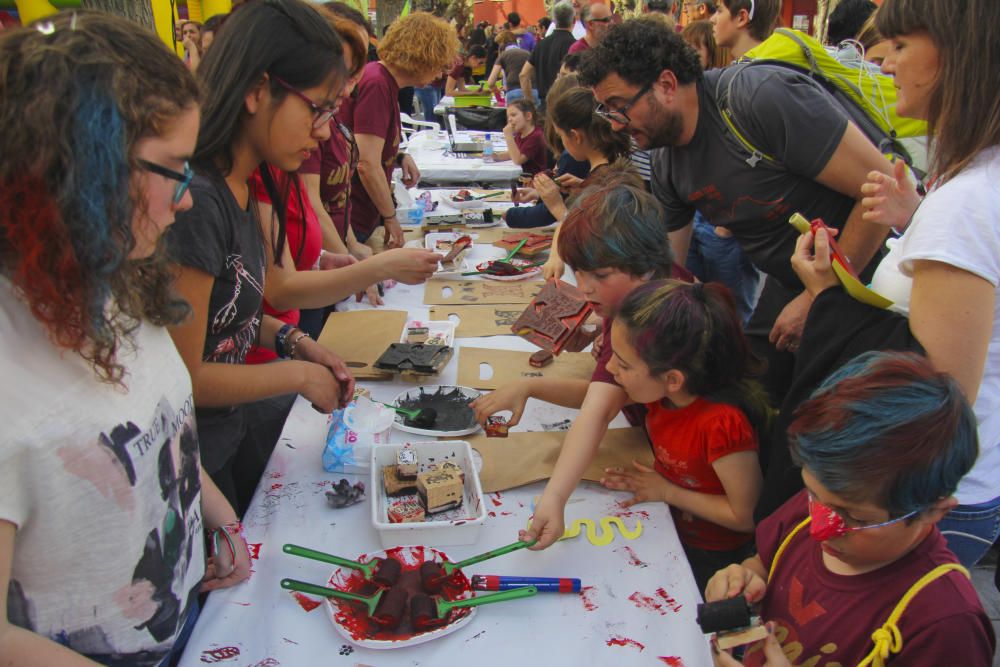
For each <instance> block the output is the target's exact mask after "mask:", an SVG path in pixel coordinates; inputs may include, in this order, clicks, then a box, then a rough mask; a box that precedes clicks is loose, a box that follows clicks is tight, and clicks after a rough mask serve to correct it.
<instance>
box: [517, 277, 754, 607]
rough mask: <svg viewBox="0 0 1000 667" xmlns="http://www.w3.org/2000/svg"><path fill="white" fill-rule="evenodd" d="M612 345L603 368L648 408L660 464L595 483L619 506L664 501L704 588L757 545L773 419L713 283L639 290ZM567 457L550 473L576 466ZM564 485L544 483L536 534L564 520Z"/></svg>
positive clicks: (729, 307)
mask: <svg viewBox="0 0 1000 667" xmlns="http://www.w3.org/2000/svg"><path fill="white" fill-rule="evenodd" d="M610 342H611V347H612V349H613V350H614V352H613V354H612V355H611V358H610V360H609V361H608V363H607V370H608V372H609V373H611V374H612V375H613V376H614V379H615V382H616V383H617V384H618V385H619V386H620V387H621V388H622V389H624V391H625V393H626V394H627V395H628V400H629V401H631V402H634V403H642V404H644V405H645V406H646V409H647V414H646V429H647V432H648V433H649V438H650V440H651V441H652V445H653V451H654V454H655V459H656V462H655V467H654V468H649V467H646V466H644V465H641V464H639V463H634V469H631V470H625V469H622V468H611V469H608V470H606V471H605V473H606V477H605V478H604V479H603V480H601V481H602V484H604V486H606V487H607V488H610V489H617V490H622V491H631V492H632V493H633V496H632V498H630V499H629V500H627V501H625V503H624V504H625V506H631V505H634V504H636V503H643V502H664V503H667V504H668V505H669V506H670V509H671V513H672V514H673V518H674V523H675V525H676V526H677V533H678V536H679V537H680V540H681V543H682V545H683V546H684V551H685V553H686V554H687V557H688V561H689V562H690V564H691V569H692V571H693V572H694V575H695V579H696V580H697V582H698V585H699V587H700V588H701V589H702V590H703V589H704V587H705V584H706V583H707V581H708V579H709V578H710V577H711V575H712V574H714V572H715V570H718V569H720V568H721V567H725V566H726V565H729V564H731V563H739V562H741V561H742V560H744V559H745V558H746V557H747V556H749V554H750V552H751V549H752V547H753V529H754V523H753V508H754V505H755V504H756V502H757V497H758V496H759V494H760V488H761V472H760V466H759V464H758V460H757V449H758V442H757V432H758V429H762V428H763V426H764V425H763V423H762V422H763V421H764V420H765V419H766V417H767V414H768V409H767V404H766V401H765V398H764V393H763V390H762V389H761V388H760V386H759V385H757V384H756V383H755V382H754V381H753V380H752V379H751V375H752V374H753V372H754V371H755V370H756V366H757V361H756V359H755V358H754V357H753V354H752V353H751V352H750V348H749V346H748V345H747V342H746V338H745V337H744V336H743V332H742V328H741V324H740V318H739V316H738V315H737V314H736V309H735V306H734V303H733V298H732V296H731V295H730V293H729V291H728V290H727V289H726V288H725V287H724V286H722V285H720V284H718V283H709V284H708V285H702V284H690V283H683V282H679V281H674V280H660V281H654V282H650V283H646V284H644V285H642V286H640V287H637V288H636V289H635V290H633V291H632V293H631V294H629V296H628V297H627V298H626V299H625V301H624V302H623V303H622V305H621V307H620V309H619V311H618V313H617V314H616V316H615V320H614V323H613V324H612V327H611V341H610ZM623 404H624V401H623ZM619 407H621V406H619ZM748 415H749V416H748ZM574 454H575V452H574ZM562 459H563V456H560V461H559V464H558V465H557V466H556V468H557V471H556V472H557V473H558V472H560V469H563V468H564V469H569V468H570V467H573V466H572V463H573V461H567V462H566V464H564V463H563V460H562ZM557 478H558V479H557ZM561 478H562V475H557V474H555V473H554V474H553V478H552V482H550V483H549V487H553V486H554V485H555V486H556V488H553V489H552V490H551V492H550V489H549V488H548V487H547V488H546V493H545V494H544V495H543V497H542V500H541V501H540V502H539V504H538V508H537V511H536V512H535V518H534V519H533V521H532V531H531V532H534V533H535V534H536V535H540V536H542V537H544V536H545V534H546V533H547V532H552V530H555V531H556V532H559V530H560V527H559V526H558V525H556V526H553V527H552V528H550V529H549V530H548V531H546V527H547V526H546V524H548V523H549V522H551V521H553V520H554V521H555V522H556V523H559V521H558V519H560V518H561V513H562V508H561V507H558V504H557V503H556V502H554V501H553V500H551V499H555V498H558V497H566V496H568V495H569V494H568V493H566V494H562V493H561V492H560V489H559V488H558V486H559V480H560V479H561ZM549 505H551V508H550V507H549ZM556 512H558V514H556ZM541 542H542V544H543V545H544V544H545V543H546V542H547V540H545V539H542V540H541Z"/></svg>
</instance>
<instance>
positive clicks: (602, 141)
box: [524, 87, 630, 278]
mask: <svg viewBox="0 0 1000 667" xmlns="http://www.w3.org/2000/svg"><path fill="white" fill-rule="evenodd" d="M594 106H595V102H594V94H593V92H591V91H590V89H589V88H583V87H577V88H571V89H570V90H568V91H566V92H565V93H563V94H562V95H560V96H559V97H558V99H556V100H555V102H551V101H550V102H549V117H548V120H549V122H550V123H551V125H552V130H553V132H554V133H555V136H556V144H555V147H556V148H557V149H558V150H563V149H564V148H565V150H566V151H567V152H568V153H569V154H570V155H571V156H572V157H573V159H575V160H580V161H583V160H586V161H587V162H588V163H589V164H590V173H589V174H588V175H587V178H585V179H581V178H579V177H577V176H572V175H570V174H561V175H559V176H556V177H555V178H551V177H549V176H548V175H546V174H544V173H541V174H538V175H536V176H535V178H534V179H533V180H532V185H533V186H534V191H533V192H528V193H525V195H524V196H534V197H537V198H538V199H540V200H541V201H542V203H543V204H545V207H546V208H547V209H548V210H549V212H550V213H552V217H554V218H555V219H556V221H561V220H564V219H565V218H566V214H567V212H568V210H569V208H568V206H567V203H566V202H565V201H564V200H563V195H562V190H564V189H565V190H579V189H580V188H582V187H585V186H586V185H587V182H588V179H590V178H592V177H593V176H594V175H595V174H596V173H598V172H600V171H603V170H605V169H608V168H609V167H610V166H611V163H613V162H614V161H615V160H618V159H619V158H623V157H625V156H627V155H628V153H629V137H628V135H627V134H624V133H622V132H615V131H614V130H613V129H612V128H611V124H610V123H609V122H608V121H607V120H605V119H604V118H602V117H601V116H599V115H598V114H597V113H596V112H595V111H594ZM628 168H630V167H627V166H625V164H624V163H623V164H621V165H616V166H615V169H628ZM558 235H559V232H558V230H557V231H556V236H557V237H558ZM564 269H565V264H564V263H563V261H562V260H561V259H560V258H559V254H558V253H557V252H552V253H551V254H550V255H549V260H548V261H547V262H546V263H545V266H544V268H543V272H544V275H545V277H546V278H553V277H555V278H559V277H561V276H562V274H563V271H564Z"/></svg>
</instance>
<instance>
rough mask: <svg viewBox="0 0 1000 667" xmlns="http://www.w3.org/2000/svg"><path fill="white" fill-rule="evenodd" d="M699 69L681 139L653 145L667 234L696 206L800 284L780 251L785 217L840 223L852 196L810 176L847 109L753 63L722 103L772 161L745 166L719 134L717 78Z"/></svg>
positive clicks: (790, 241) (794, 77) (797, 79)
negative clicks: (690, 121) (687, 133)
mask: <svg viewBox="0 0 1000 667" xmlns="http://www.w3.org/2000/svg"><path fill="white" fill-rule="evenodd" d="M722 72H723V70H713V71H710V72H706V73H705V76H704V80H703V81H700V82H699V83H698V84H697V86H698V104H699V114H698V125H697V128H696V129H695V133H694V137H693V138H692V140H691V142H690V143H688V144H687V145H685V146H676V147H668V148H659V149H656V150H654V151H652V154H651V158H652V167H653V178H652V187H653V193H654V194H655V195H656V197H657V198H658V199H659V200H660V201H661V202H662V203H663V205H664V207H665V209H666V216H667V227H668V229H670V230H671V231H676V230H678V229H681V228H683V227H684V226H686V225H687V224H688V223H689V222H691V219H692V217H693V216H694V213H695V211H700V212H701V214H702V215H704V216H705V218H706V219H707V220H708V221H709V222H710V223H711V224H713V225H716V226H719V227H725V228H726V229H728V230H729V231H731V232H732V233H733V236H735V237H736V239H737V240H738V241H739V243H740V246H741V247H742V248H743V250H744V252H745V253H746V254H747V256H749V258H750V259H751V261H753V263H754V264H755V265H756V266H757V267H758V268H760V269H761V270H762V271H764V272H765V273H767V274H769V275H771V276H773V277H774V278H777V279H778V280H779V281H781V282H782V283H783V284H785V285H786V286H788V287H791V288H794V289H799V288H800V287H801V283H800V282H799V280H798V278H797V277H796V276H795V273H794V272H793V271H792V267H791V264H790V263H789V258H790V257H791V256H792V253H793V251H794V250H795V241H796V239H797V238H798V232H797V231H795V229H794V228H793V227H792V226H791V225H789V224H788V217H789V216H790V215H791V214H792V213H794V212H796V211H798V212H800V213H802V214H803V215H804V216H806V217H807V218H809V219H812V218H817V217H818V218H822V219H823V221H824V222H825V223H826V224H827V225H829V226H831V227H836V228H838V229H840V228H842V227H843V226H844V223H845V222H846V220H847V216H848V215H849V214H850V212H851V209H852V208H853V207H854V203H855V200H854V199H853V198H851V197H846V196H844V195H842V194H840V193H839V192H836V191H834V190H831V189H829V188H827V187H825V186H823V185H821V184H819V183H818V182H816V181H815V180H814V179H815V178H816V176H817V175H818V174H819V173H820V172H821V171H822V170H823V169H824V168H825V167H826V165H827V163H828V162H829V161H830V158H831V157H832V156H833V153H834V151H835V150H836V148H837V146H838V145H839V143H840V140H841V139H842V138H843V135H844V131H845V130H846V128H847V116H846V114H845V113H844V111H843V110H842V109H841V108H840V107H839V106H838V104H837V102H836V101H835V100H833V99H832V98H831V97H830V95H829V94H828V93H826V92H825V91H824V90H822V89H821V88H819V86H818V85H817V84H816V83H814V82H813V81H811V80H810V79H808V78H807V77H805V76H803V75H801V74H798V73H796V72H792V71H790V70H788V69H787V68H784V67H781V66H769V65H754V66H751V67H746V68H745V69H744V70H743V71H742V72H740V73H739V74H737V75H736V78H735V80H734V81H733V86H732V93H731V96H730V103H729V104H730V108H731V111H732V114H733V116H734V117H735V118H736V122H737V127H738V128H739V129H740V131H741V133H742V134H743V135H744V137H745V138H746V139H747V140H749V141H750V142H751V143H752V144H753V145H754V146H755V147H756V148H758V149H759V150H761V151H763V152H765V153H767V154H768V155H770V156H772V157H774V158H775V159H777V160H778V161H779V162H780V164H777V165H775V164H769V163H766V162H764V161H761V162H759V163H758V164H757V166H755V167H753V168H751V167H750V166H749V165H748V164H747V162H746V160H747V158H748V157H749V151H747V150H746V149H745V148H744V147H743V146H742V145H741V144H740V143H739V142H738V140H737V139H735V138H734V137H731V136H726V135H727V133H729V129H728V126H727V125H726V123H725V121H724V120H723V119H722V116H721V114H720V113H719V109H718V106H717V105H716V103H715V99H714V97H715V91H716V83H717V81H718V77H719V76H720V75H721V73H722Z"/></svg>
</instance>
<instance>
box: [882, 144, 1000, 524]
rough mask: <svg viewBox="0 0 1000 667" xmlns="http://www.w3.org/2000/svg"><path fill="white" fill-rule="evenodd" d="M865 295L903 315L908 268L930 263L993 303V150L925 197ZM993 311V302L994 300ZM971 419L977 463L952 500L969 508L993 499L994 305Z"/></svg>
mask: <svg viewBox="0 0 1000 667" xmlns="http://www.w3.org/2000/svg"><path fill="white" fill-rule="evenodd" d="M889 248H890V250H889V254H888V255H886V257H885V259H883V260H882V263H881V264H879V266H878V270H877V271H876V272H875V276H874V279H873V280H872V288H873V289H874V290H875V291H876V292H878V293H879V294H883V295H885V296H886V298H889V299H892V300H893V301H894V302H895V304H894V305H893V309H894V310H896V311H897V312H900V313H902V314H904V315H907V314H909V305H910V292H911V290H912V287H913V280H912V275H913V274H912V272H913V262H915V261H918V260H933V261H936V262H943V263H944V264H948V265H951V266H954V267H956V268H959V269H962V270H963V271H968V272H969V273H972V274H975V275H976V276H979V277H981V278H983V279H984V280H986V281H988V282H989V283H990V284H991V285H993V287H994V289H995V294H996V295H997V296H1000V146H993V147H991V148H988V149H986V150H984V151H983V152H982V153H980V155H978V156H977V157H976V159H975V161H974V162H973V163H972V164H971V165H970V166H969V167H968V168H966V169H965V170H963V171H962V172H961V173H960V174H959V175H958V176H956V177H955V178H953V179H951V180H950V181H948V182H947V183H945V184H944V185H942V186H940V187H938V188H935V189H933V190H931V191H930V192H929V193H928V194H927V196H926V197H925V198H924V200H923V202H921V204H920V207H919V208H918V209H917V212H916V214H915V215H914V216H913V221H912V222H911V223H910V226H909V227H907V229H906V233H905V234H903V236H902V237H901V238H899V239H897V240H895V241H890V242H889ZM994 304H996V299H994ZM973 409H974V410H975V413H976V418H977V419H978V420H979V458H978V459H977V460H976V464H975V466H974V467H973V468H972V471H971V472H970V473H969V474H968V475H966V476H965V477H964V478H963V479H962V481H961V483H960V484H959V485H958V493H956V494H955V495H956V497H957V498H958V501H959V502H960V503H962V504H963V505H974V504H978V503H984V502H986V501H989V500H993V499H994V498H996V497H997V496H1000V308H997V307H996V305H994V310H993V332H992V334H991V336H990V344H989V348H988V350H987V353H986V368H985V370H984V372H983V381H982V383H981V384H980V386H979V394H978V396H977V397H976V403H975V405H974V406H973Z"/></svg>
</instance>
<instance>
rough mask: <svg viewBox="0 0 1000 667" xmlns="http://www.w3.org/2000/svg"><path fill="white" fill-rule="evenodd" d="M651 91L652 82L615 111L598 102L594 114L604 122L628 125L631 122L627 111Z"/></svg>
mask: <svg viewBox="0 0 1000 667" xmlns="http://www.w3.org/2000/svg"><path fill="white" fill-rule="evenodd" d="M652 89H653V82H652V81H650V82H649V83H647V84H646V85H645V86H643V87H642V89H641V90H640V91H639V92H638V93H636V94H635V96H634V97H633V98H632V99H630V100H629V101H628V102H626V104H625V106H623V107H619V108H617V109H609V108H608V107H606V106H604V105H603V104H601V103H600V102H598V103H597V106H595V107H594V113H596V114H597V115H598V116H600V117H601V118H603V119H604V120H607V121H611V122H614V123H618V124H619V125H628V124H629V123H631V122H632V119H631V118H629V117H628V110H629V109H631V108H632V107H634V106H635V104H636V102H638V101H639V100H640V99H642V96H643V95H645V94H646V93H648V92H649V91H650V90H652Z"/></svg>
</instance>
